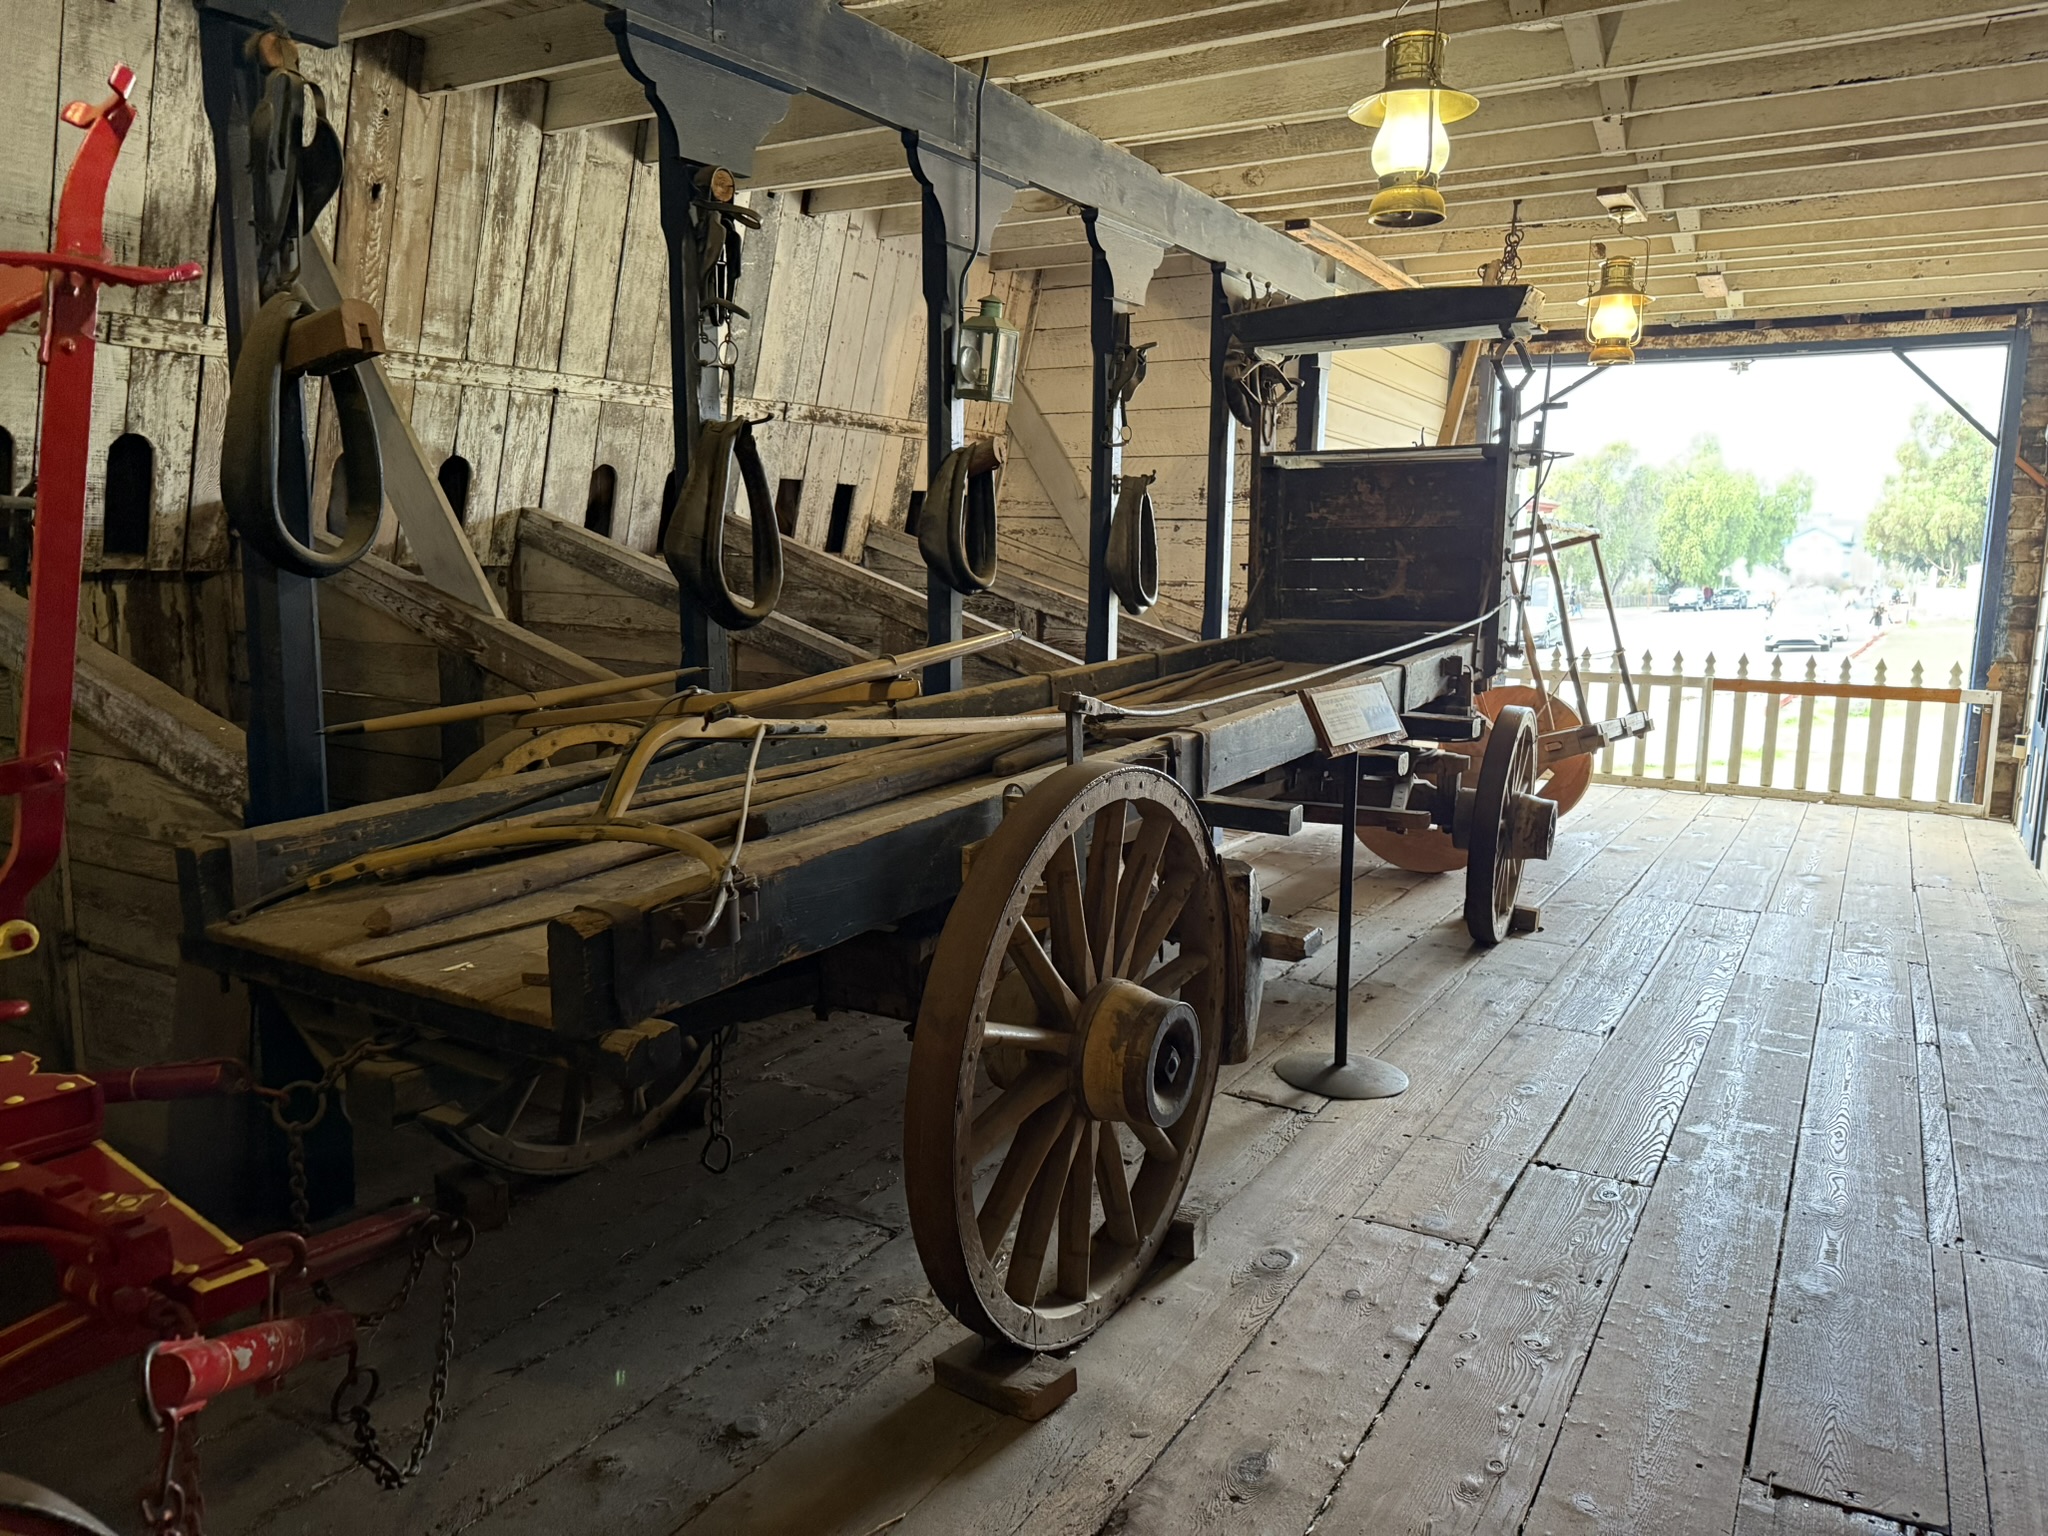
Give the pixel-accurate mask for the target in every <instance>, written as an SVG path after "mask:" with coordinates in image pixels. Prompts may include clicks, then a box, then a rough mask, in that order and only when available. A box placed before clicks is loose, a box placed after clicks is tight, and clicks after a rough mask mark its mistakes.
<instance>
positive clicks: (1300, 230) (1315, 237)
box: [1284, 219, 1420, 288]
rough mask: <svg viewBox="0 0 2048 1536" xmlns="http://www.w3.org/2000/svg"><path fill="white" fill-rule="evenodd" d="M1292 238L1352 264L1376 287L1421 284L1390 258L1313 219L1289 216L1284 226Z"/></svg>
mask: <svg viewBox="0 0 2048 1536" xmlns="http://www.w3.org/2000/svg"><path fill="white" fill-rule="evenodd" d="M1284 227H1285V229H1286V232H1287V234H1288V236H1289V238H1291V239H1295V240H1299V241H1300V242H1301V243H1302V244H1303V245H1305V246H1307V247H1308V248H1309V249H1310V250H1312V251H1321V252H1322V253H1323V254H1324V255H1325V256H1327V257H1329V258H1330V259H1331V260H1332V261H1335V262H1338V263H1340V264H1341V265H1343V266H1346V267H1349V268H1350V269H1351V270H1352V271H1354V272H1356V273H1357V274H1358V275H1359V276H1360V277H1362V278H1364V279H1365V280H1366V281H1367V282H1369V283H1371V284H1372V285H1373V286H1374V287H1375V288H1415V287H1419V286H1420V285H1419V284H1418V283H1417V282H1416V281H1415V279H1414V278H1412V277H1410V276H1409V275H1408V274H1407V273H1406V272H1403V271H1402V270H1401V269H1400V268H1399V267H1397V266H1395V265H1394V264H1393V263H1392V262H1390V261H1382V260H1381V259H1380V258H1379V257H1377V256H1375V255H1373V253H1372V252H1371V251H1368V250H1367V249H1366V248H1365V247H1364V246H1362V245H1360V244H1358V243H1357V242H1356V241H1355V240H1350V239H1347V238H1346V237H1345V236H1343V235H1340V234H1338V233H1337V231H1335V230H1334V229H1331V228H1329V227H1328V226H1326V225H1322V224H1318V223H1317V222H1316V221H1315V220H1314V219H1289V220H1288V221H1287V223H1286V225H1285V226H1284Z"/></svg>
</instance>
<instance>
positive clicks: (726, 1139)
mask: <svg viewBox="0 0 2048 1536" xmlns="http://www.w3.org/2000/svg"><path fill="white" fill-rule="evenodd" d="M728 1034H729V1031H727V1030H723V1029H721V1030H720V1031H719V1032H718V1038H717V1039H716V1040H714V1041H712V1042H711V1099H710V1102H709V1104H707V1105H706V1107H705V1114H704V1125H705V1129H706V1130H708V1131H709V1132H710V1135H708V1136H706V1137H705V1138H704V1150H703V1152H701V1153H700V1154H699V1155H698V1158H697V1161H698V1162H700V1163H702V1164H703V1165H704V1166H705V1168H707V1169H709V1170H710V1171H711V1172H712V1173H723V1172H725V1170H726V1169H728V1168H730V1167H731V1166H732V1138H731V1137H730V1136H728V1135H726V1133H725V1042H726V1037H727V1035H728ZM721 1147H722V1148H723V1149H724V1150H723V1152H722V1153H719V1154H718V1155H716V1156H714V1155H713V1149H714V1148H721Z"/></svg>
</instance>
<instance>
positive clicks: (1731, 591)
mask: <svg viewBox="0 0 2048 1536" xmlns="http://www.w3.org/2000/svg"><path fill="white" fill-rule="evenodd" d="M1707 606H1708V607H1709V608H1747V607H1749V594H1748V593H1747V592H1745V591H1743V590H1742V588H1740V587H1716V588H1714V595H1713V596H1712V597H1710V598H1709V599H1707Z"/></svg>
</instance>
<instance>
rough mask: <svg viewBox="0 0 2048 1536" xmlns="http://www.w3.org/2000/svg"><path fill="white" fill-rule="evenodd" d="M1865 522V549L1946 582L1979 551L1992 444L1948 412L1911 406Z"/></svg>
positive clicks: (1987, 499)
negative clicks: (1908, 430) (1907, 429)
mask: <svg viewBox="0 0 2048 1536" xmlns="http://www.w3.org/2000/svg"><path fill="white" fill-rule="evenodd" d="M1898 466H1899V467H1898V469H1897V470H1895V471H1894V472H1893V473H1892V474H1889V475H1887V476H1885V482H1884V490H1883V492H1882V493H1881V494H1880V495H1879V496H1878V499H1877V505H1876V506H1875V507H1874V508H1872V509H1871V513H1870V519H1869V521H1868V522H1867V523H1865V524H1864V528H1863V539H1864V542H1865V543H1866V544H1868V545H1869V546H1870V552H1871V553H1872V554H1874V555H1876V556H1877V557H1878V558H1879V559H1880V560H1884V561H1887V562H1890V563H1891V564H1894V565H1904V566H1916V567H1925V568H1928V569H1931V570H1933V571H1934V572H1935V574H1936V575H1937V577H1938V578H1939V579H1940V580H1942V581H1944V582H1948V583H1954V582H1957V581H1960V580H1961V579H1962V575H1963V570H1964V568H1965V567H1966V566H1968V565H1969V563H1970V562H1971V561H1972V560H1975V559H1976V558H1978V556H1979V554H1980V553H1981V552H1982V549H1983V544H1984V513H1985V509H1986V507H1987V506H1988V505H1989V504H1990V501H1991V445H1990V444H1989V443H1987V442H1985V441H1984V439H1983V437H1982V436H1980V435H1979V434H1978V433H1977V431H1976V430H1975V429H1974V428H1972V427H1971V426H1970V424H1969V423H1968V422H1966V421H1964V420H1963V418H1962V417H1960V416H1958V415H1956V413H1955V412H1953V411H1937V410H1934V409H1933V408H1931V407H1929V406H1924V405H1923V406H1916V407H1915V408H1914V410H1913V435H1912V436H1911V437H1909V438H1907V439H1906V441H1905V442H1903V443H1901V444H1899V448H1898Z"/></svg>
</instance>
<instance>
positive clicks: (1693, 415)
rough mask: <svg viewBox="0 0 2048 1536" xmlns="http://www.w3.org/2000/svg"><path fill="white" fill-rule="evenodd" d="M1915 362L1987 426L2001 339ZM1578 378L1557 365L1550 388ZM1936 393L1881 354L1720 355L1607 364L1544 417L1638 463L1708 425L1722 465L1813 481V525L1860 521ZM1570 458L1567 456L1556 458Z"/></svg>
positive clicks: (2001, 364)
mask: <svg viewBox="0 0 2048 1536" xmlns="http://www.w3.org/2000/svg"><path fill="white" fill-rule="evenodd" d="M1913 358H1914V361H1916V362H1917V363H1919V364H1920V366H1921V367H1922V368H1925V369H1926V370H1927V371H1928V372H1929V373H1930V374H1932V375H1933V376H1934V377H1935V378H1937V379H1939V380H1940V381H1941V384H1942V387H1943V388H1945V389H1946V390H1948V392H1949V393H1950V394H1952V395H1954V396H1955V397H1956V398H1957V399H1958V400H1960V401H1961V402H1962V403H1963V404H1964V405H1965V406H1967V407H1969V410H1970V413H1971V414H1972V415H1973V416H1975V417H1976V418H1977V419H1978V420H1979V421H1981V422H1983V423H1984V424H1985V425H1986V426H1988V427H1990V428H1992V429H1993V430H1994V431H1995V430H1997V426H1998V416H1999V407H2000V396H2001V394H2002V393H2003V390H2004V371H2005V349H2004V348H2003V347H1950V348H1944V349H1941V350H1927V351H1916V352H1914V353H1913ZM1579 376H1580V370H1578V369H1572V370H1570V371H1569V372H1566V371H1564V370H1559V372H1558V373H1557V374H1556V375H1555V383H1554V384H1553V386H1552V388H1553V390H1557V389H1562V388H1563V387H1564V386H1565V385H1567V384H1569V383H1572V382H1573V381H1575V380H1576V379H1577V378H1578V377H1579ZM1922 404H1925V405H1931V406H1933V407H1935V408H1936V409H1945V407H1944V406H1943V405H1942V401H1941V399H1940V397H1939V396H1937V395H1936V394H1935V393H1934V391H1933V390H1931V389H1929V388H1928V387H1927V386H1926V385H1925V384H1924V383H1922V382H1921V381H1920V380H1919V379H1918V378H1916V377H1914V375H1913V373H1912V371H1911V370H1910V369H1908V368H1907V367H1906V365H1905V364H1904V363H1902V362H1900V361H1899V360H1898V359H1897V358H1896V357H1894V356H1892V355H1891V354H1890V353H1888V352H1869V353H1848V354H1835V355H1832V356H1812V357H1777V358H1770V357H1760V358H1757V359H1755V360H1753V361H1751V362H1750V363H1749V364H1748V366H1747V367H1746V368H1745V369H1744V370H1743V371H1742V372H1740V373H1738V372H1736V371H1735V369H1734V367H1733V366H1732V365H1731V364H1730V363H1729V362H1727V361H1726V360H1714V361H1687V362H1657V363H1647V362H1645V363H1637V364H1635V365H1633V366H1617V367H1613V368H1609V369H1607V370H1606V371H1605V373H1604V374H1603V376H1602V377H1600V378H1597V379H1595V380H1593V381H1592V382H1591V383H1588V384H1586V385H1584V386H1583V387H1582V388H1580V389H1577V390H1575V391H1574V392H1573V393H1572V396H1571V399H1570V402H1569V403H1568V405H1567V406H1566V407H1565V408H1564V409H1563V410H1559V411H1554V412H1552V414H1551V418H1550V431H1549V437H1548V442H1547V446H1548V447H1551V448H1553V449H1564V450H1567V451H1569V452H1572V453H1574V454H1588V453H1591V452H1593V451H1594V450H1596V449H1598V448H1601V447H1603V446H1605V445H1606V444H1608V443H1614V442H1625V443H1632V444H1634V445H1635V447H1636V449H1637V451H1638V452H1639V453H1640V454H1641V455H1642V456H1643V458H1644V459H1646V460H1648V461H1649V462H1651V463H1653V464H1654V463H1662V462H1664V461H1665V460H1668V459H1675V458H1678V457H1680V456H1682V455H1683V454H1684V453H1685V451H1686V449H1687V447H1688V446H1689V445H1690V444H1691V442H1692V440H1693V438H1694V437H1696V436H1699V435H1700V434H1702V433H1712V434H1713V435H1714V436H1716V437H1718V438H1720V440H1721V452H1722V456H1723V458H1725V459H1726V460H1727V461H1728V462H1729V463H1730V464H1731V465H1733V466H1734V467H1736V468H1738V469H1747V470H1750V471H1751V472H1753V473H1754V474H1756V475H1758V476H1760V477H1761V478H1762V479H1764V480H1765V481H1770V482H1775V481H1777V480H1781V479H1783V478H1784V477H1785V476H1787V475H1789V474H1792V473H1794V472H1795V471H1798V470H1805V471H1806V472H1807V473H1808V474H1810V475H1812V476H1813V480H1814V498H1813V504H1814V516H1813V519H1812V521H1813V522H1815V523H1819V524H1823V525H1829V524H1848V525H1861V523H1862V521H1863V519H1864V518H1865V516H1867V515H1868V514H1869V512H1870V509H1871V508H1872V507H1873V506H1875V505H1876V503H1877V498H1878V496H1879V494H1880V492H1881V491H1882V489H1883V486H1884V478H1885V476H1886V475H1887V474H1888V473H1890V472H1891V470H1892V469H1893V468H1894V467H1895V460H1894V457H1893V454H1894V450H1895V449H1896V448H1897V446H1898V445H1899V444H1900V443H1901V442H1903V441H1904V440H1905V439H1906V437H1907V436H1908V435H1909V431H1910V422H1911V418H1912V414H1913V408H1914V407H1915V406H1916V405H1922ZM1566 462H1569V461H1566Z"/></svg>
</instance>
